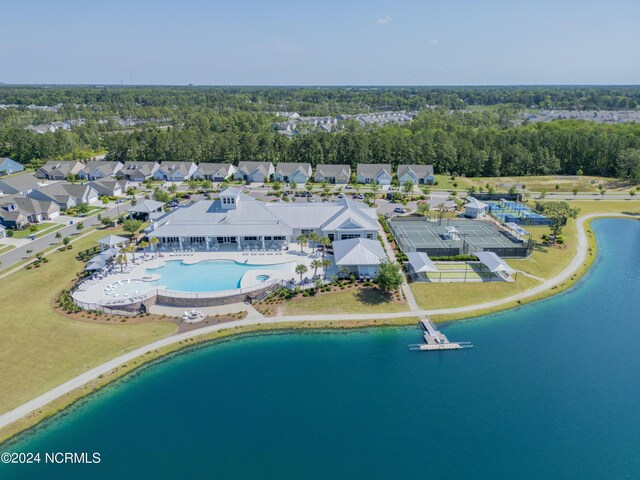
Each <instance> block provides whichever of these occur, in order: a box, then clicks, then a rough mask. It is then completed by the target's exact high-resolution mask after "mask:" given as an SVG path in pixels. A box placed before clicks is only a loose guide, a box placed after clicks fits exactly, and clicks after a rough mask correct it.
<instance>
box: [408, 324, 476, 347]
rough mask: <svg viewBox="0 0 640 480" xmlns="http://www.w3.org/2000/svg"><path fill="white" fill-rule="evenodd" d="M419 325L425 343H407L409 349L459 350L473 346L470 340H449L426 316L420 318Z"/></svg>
mask: <svg viewBox="0 0 640 480" xmlns="http://www.w3.org/2000/svg"><path fill="white" fill-rule="evenodd" d="M420 326H421V327H422V331H423V334H422V336H423V338H424V342H425V343H421V344H417V345H409V350H426V351H431V350H459V349H461V348H471V347H473V345H472V344H471V343H470V342H450V341H449V339H448V338H447V336H446V335H445V334H444V333H442V332H441V331H440V330H438V329H437V328H436V327H435V325H434V324H433V323H431V320H429V319H428V318H422V319H420Z"/></svg>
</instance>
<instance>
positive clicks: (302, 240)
mask: <svg viewBox="0 0 640 480" xmlns="http://www.w3.org/2000/svg"><path fill="white" fill-rule="evenodd" d="M307 240H308V238H307V236H306V235H298V238H296V241H297V242H298V243H299V244H300V252H301V253H302V252H304V250H303V249H302V248H303V247H304V246H305V245H306V244H307Z"/></svg>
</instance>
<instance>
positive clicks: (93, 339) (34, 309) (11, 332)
mask: <svg viewBox="0 0 640 480" xmlns="http://www.w3.org/2000/svg"><path fill="white" fill-rule="evenodd" d="M114 232H115V233H120V232H119V231H114ZM104 235H105V232H104V231H96V232H93V233H92V234H90V235H88V236H87V237H85V238H83V239H81V240H79V241H78V242H77V243H75V245H74V248H73V249H72V250H67V251H64V252H60V251H55V252H53V253H50V254H48V255H47V258H48V259H49V262H48V263H43V264H42V266H41V267H40V268H37V269H36V268H34V269H31V270H25V269H22V270H20V271H18V272H16V273H13V274H11V275H9V276H7V277H5V278H3V279H2V280H0V304H1V305H2V309H1V311H0V365H2V369H3V371H2V375H0V412H6V411H8V410H11V409H12V408H15V407H16V406H18V405H20V404H22V403H24V402H25V401H27V400H30V399H31V398H34V397H36V396H38V395H39V394H41V393H43V392H45V391H47V390H50V389H51V388H53V387H55V386H57V385H59V384H61V383H63V382H65V381H66V380H69V379H70V378H72V377H74V376H76V375H78V374H79V373H82V372H84V371H86V370H88V369H90V368H92V367H95V366H96V365H99V364H101V363H104V362H105V361H107V360H109V359H111V358H113V357H115V356H117V355H120V354H122V353H125V352H127V351H130V350H133V349H134V348H137V347H140V346H142V345H145V344H147V343H150V342H152V341H154V340H157V339H159V338H162V337H164V336H167V335H170V334H172V333H174V332H175V329H176V326H175V325H173V324H170V323H168V322H160V323H150V324H144V325H127V324H126V323H122V324H120V325H94V324H89V323H84V322H78V321H74V320H71V319H69V318H66V317H64V316H62V315H60V314H58V313H56V312H55V311H54V309H53V299H54V298H55V297H56V296H57V294H58V293H59V292H60V290H62V289H63V288H68V287H69V286H70V285H71V282H72V281H73V280H74V279H75V277H76V273H77V272H79V271H80V270H81V269H82V268H83V264H82V263H81V262H79V261H77V260H76V259H75V255H76V254H77V252H78V251H79V250H83V249H86V248H89V247H90V246H93V245H95V241H96V240H97V239H99V238H101V237H103V236H104Z"/></svg>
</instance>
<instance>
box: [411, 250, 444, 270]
mask: <svg viewBox="0 0 640 480" xmlns="http://www.w3.org/2000/svg"><path fill="white" fill-rule="evenodd" d="M407 258H408V259H409V265H411V268H413V271H414V272H416V273H421V272H437V271H438V268H437V267H436V265H435V264H434V263H433V261H432V260H431V259H430V258H429V255H427V254H426V253H424V252H409V253H407Z"/></svg>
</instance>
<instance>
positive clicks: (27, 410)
mask: <svg viewBox="0 0 640 480" xmlns="http://www.w3.org/2000/svg"><path fill="white" fill-rule="evenodd" d="M597 217H626V218H635V217H630V216H626V215H623V214H619V213H610V214H607V213H600V214H591V215H583V216H581V217H579V218H578V220H577V222H576V226H577V230H578V247H577V252H576V255H575V256H574V258H573V259H572V260H571V262H570V263H569V265H567V267H566V268H565V269H564V270H562V271H561V272H560V273H558V274H557V275H555V276H554V277H552V278H550V279H548V280H546V281H545V282H544V283H542V284H541V285H538V286H537V287H535V288H532V289H531V290H527V291H525V292H521V293H518V294H516V295H511V296H509V297H506V298H503V299H500V300H495V301H492V302H485V303H482V304H477V305H469V306H466V307H458V308H443V309H439V310H413V311H407V312H398V313H374V314H355V315H295V316H293V315H292V316H280V317H270V318H268V317H260V318H245V319H243V320H237V321H234V322H227V323H223V324H218V325H211V326H208V327H204V328H201V329H198V330H194V331H191V332H185V333H181V334H178V335H171V336H169V337H166V338H163V339H160V340H157V341H155V342H153V343H150V344H148V345H145V346H143V347H140V348H137V349H135V350H133V351H131V352H129V353H126V354H124V355H120V356H119V357H116V358H114V359H113V360H110V361H108V362H105V363H103V364H102V365H99V366H97V367H95V368H92V369H91V370H88V371H86V372H84V373H82V374H80V375H78V376H77V377H74V378H72V379H71V380H69V381H67V382H65V383H63V384H61V385H59V386H57V387H55V388H53V389H51V390H49V391H48V392H46V393H43V394H42V395H40V396H38V397H36V398H34V399H32V400H30V401H28V402H26V403H24V404H22V405H20V406H19V407H17V408H15V409H13V410H11V411H9V412H7V413H5V414H4V415H1V416H0V428H3V427H5V426H7V425H9V424H11V423H13V422H15V421H16V420H19V419H20V418H23V417H25V416H27V415H29V414H31V413H33V412H34V411H37V410H38V409H41V408H42V407H44V406H45V405H47V404H48V403H50V402H52V401H54V400H56V399H58V398H60V397H62V396H63V395H66V394H68V393H70V392H72V391H73V390H75V389H77V388H79V387H82V386H83V385H85V384H87V383H88V382H91V381H93V380H95V379H96V378H98V377H99V376H101V375H106V374H109V373H110V372H111V371H112V370H113V369H114V368H117V367H119V366H121V365H123V364H125V363H127V362H129V361H131V360H133V359H134V358H136V357H139V356H142V355H145V354H146V353H148V352H150V351H153V350H156V349H158V348H163V347H166V346H168V345H172V344H175V343H178V342H181V341H184V340H186V339H189V338H193V337H197V336H199V335H204V334H208V333H212V332H216V331H219V330H223V329H230V328H234V327H240V326H250V325H257V324H265V323H273V324H278V323H286V322H313V321H317V322H322V321H340V320H374V319H387V318H403V317H421V316H425V315H437V314H455V313H471V312H474V311H477V310H483V309H486V308H492V307H498V306H501V305H504V304H508V303H511V302H514V301H516V300H523V299H526V298H528V297H532V296H535V295H538V294H539V293H542V292H544V291H546V290H549V289H551V288H552V287H553V286H555V285H558V284H561V283H562V282H564V281H566V280H568V279H569V278H570V277H571V275H573V274H574V273H575V272H576V271H577V270H578V269H579V268H580V267H581V266H582V264H583V263H584V261H585V259H586V258H587V250H588V249H587V247H588V240H587V236H586V234H585V229H584V222H585V221H587V220H589V219H592V218H597Z"/></svg>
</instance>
